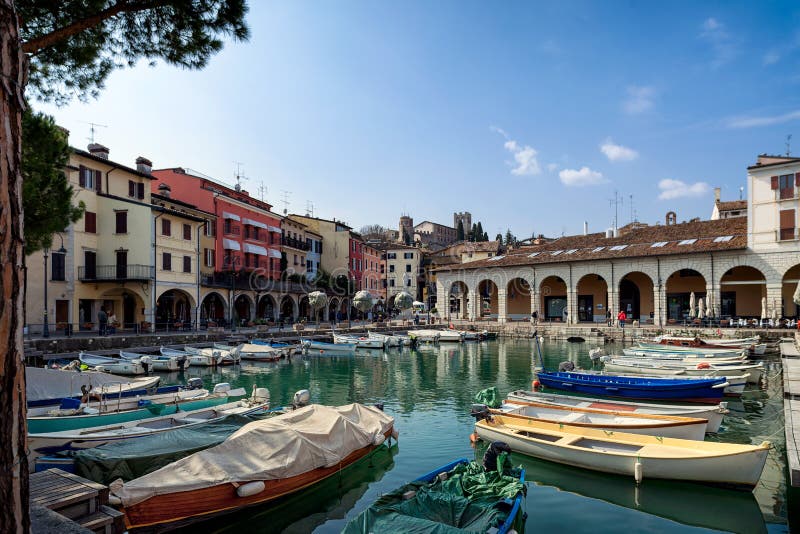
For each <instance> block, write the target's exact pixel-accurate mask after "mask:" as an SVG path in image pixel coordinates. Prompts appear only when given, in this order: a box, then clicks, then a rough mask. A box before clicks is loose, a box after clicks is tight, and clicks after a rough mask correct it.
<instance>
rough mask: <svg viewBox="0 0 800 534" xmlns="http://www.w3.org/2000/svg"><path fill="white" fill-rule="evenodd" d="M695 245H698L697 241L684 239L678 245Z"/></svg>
mask: <svg viewBox="0 0 800 534" xmlns="http://www.w3.org/2000/svg"><path fill="white" fill-rule="evenodd" d="M695 243H697V239H684V240H683V241H681V242H680V243H678V245H693V244H695Z"/></svg>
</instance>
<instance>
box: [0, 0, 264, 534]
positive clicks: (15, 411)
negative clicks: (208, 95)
mask: <svg viewBox="0 0 800 534" xmlns="http://www.w3.org/2000/svg"><path fill="white" fill-rule="evenodd" d="M246 13H247V4H246V1H245V0H197V1H192V2H187V1H185V0H161V1H155V0H140V1H136V2H134V1H130V0H87V1H83V2H52V1H50V2H42V1H41V0H16V1H15V0H0V79H1V80H2V84H0V86H2V87H3V90H2V91H0V117H2V119H3V127H2V128H0V154H2V158H0V199H3V201H2V208H3V209H0V228H2V229H3V232H0V265H11V266H20V265H24V257H23V243H25V235H24V232H23V228H24V224H23V221H24V218H25V215H24V202H23V196H22V192H23V181H22V180H23V173H22V167H23V165H22V153H23V128H22V115H23V110H24V109H25V107H26V101H25V90H26V86H27V88H28V89H30V92H31V93H32V94H33V95H34V96H35V97H37V98H39V99H42V100H49V101H52V102H55V103H56V104H65V103H67V102H68V101H69V100H70V99H71V98H72V97H75V96H78V97H81V98H86V97H89V96H96V95H98V94H99V92H100V89H102V88H103V84H104V82H105V80H106V79H107V78H108V76H109V75H110V74H111V72H113V71H114V70H115V69H116V68H117V67H118V66H121V65H126V64H127V65H134V64H136V63H137V62H138V61H139V60H140V59H147V60H148V61H151V62H152V61H155V60H157V59H159V58H160V59H163V60H164V61H165V62H167V63H169V64H172V65H176V66H180V67H184V68H188V69H199V68H203V67H205V66H206V64H207V63H208V61H209V59H210V58H211V56H213V55H214V54H216V53H217V52H219V51H220V50H221V49H222V45H223V41H222V39H223V37H230V38H233V39H236V40H246V39H247V37H248V36H249V29H248V27H247V24H246V23H245V14H246ZM131 89H133V90H135V88H131ZM2 301H3V302H4V303H5V306H3V307H2V308H0V332H1V333H2V334H0V369H3V373H2V375H1V376H0V406H2V407H3V409H4V410H5V414H4V417H3V422H2V424H0V466H4V468H3V469H2V470H0V495H2V496H3V498H2V499H0V532H28V531H29V530H30V513H29V510H28V502H27V498H28V495H29V489H28V463H27V462H26V461H25V458H26V456H27V450H26V449H27V436H26V433H25V420H24V417H25V406H24V402H25V395H24V391H25V377H24V368H23V365H24V364H23V362H24V357H23V355H22V352H23V348H22V326H23V321H22V320H21V317H19V316H18V314H19V311H20V310H22V309H23V308H24V304H25V295H24V289H23V269H13V272H12V271H11V270H9V272H8V275H7V276H6V277H5V280H4V283H3V284H2ZM20 392H23V393H20Z"/></svg>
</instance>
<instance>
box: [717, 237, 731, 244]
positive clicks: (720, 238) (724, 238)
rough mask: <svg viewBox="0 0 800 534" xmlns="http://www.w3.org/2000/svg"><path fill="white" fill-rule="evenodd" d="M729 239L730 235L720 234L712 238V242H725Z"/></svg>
mask: <svg viewBox="0 0 800 534" xmlns="http://www.w3.org/2000/svg"><path fill="white" fill-rule="evenodd" d="M731 239H733V236H732V235H722V236H719V237H715V238H714V243H727V242H728V241H730V240H731Z"/></svg>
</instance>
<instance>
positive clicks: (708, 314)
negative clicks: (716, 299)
mask: <svg viewBox="0 0 800 534" xmlns="http://www.w3.org/2000/svg"><path fill="white" fill-rule="evenodd" d="M711 296H712V295H711V293H708V294H706V317H708V318H709V319H711V318H712V317H714V316H715V314H714V305H713V304H712V302H713V301H712V300H711Z"/></svg>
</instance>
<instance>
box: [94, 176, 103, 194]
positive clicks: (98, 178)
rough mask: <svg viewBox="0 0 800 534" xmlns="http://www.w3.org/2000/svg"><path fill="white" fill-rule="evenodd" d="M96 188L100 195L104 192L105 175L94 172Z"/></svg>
mask: <svg viewBox="0 0 800 534" xmlns="http://www.w3.org/2000/svg"><path fill="white" fill-rule="evenodd" d="M94 188H95V190H96V191H97V192H98V193H102V192H103V174H102V173H101V172H100V171H94Z"/></svg>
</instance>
